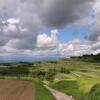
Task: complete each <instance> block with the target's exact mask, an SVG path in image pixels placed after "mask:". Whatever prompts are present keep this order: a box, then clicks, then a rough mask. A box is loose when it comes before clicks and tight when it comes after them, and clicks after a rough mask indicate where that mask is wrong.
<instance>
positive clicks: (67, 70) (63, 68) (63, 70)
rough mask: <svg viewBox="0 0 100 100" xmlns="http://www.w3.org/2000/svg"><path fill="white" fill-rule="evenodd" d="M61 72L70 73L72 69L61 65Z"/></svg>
mask: <svg viewBox="0 0 100 100" xmlns="http://www.w3.org/2000/svg"><path fill="white" fill-rule="evenodd" d="M60 73H64V74H70V70H69V69H66V68H65V67H61V68H60Z"/></svg>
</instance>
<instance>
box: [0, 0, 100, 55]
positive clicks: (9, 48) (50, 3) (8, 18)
mask: <svg viewBox="0 0 100 100" xmlns="http://www.w3.org/2000/svg"><path fill="white" fill-rule="evenodd" d="M94 2H96V4H95V5H97V6H96V7H97V8H96V9H97V12H96V14H97V20H99V19H100V17H99V15H100V11H99V5H98V3H97V2H99V0H98V1H95V0H0V53H12V54H13V53H15V54H28V55H47V54H48V55H64V53H65V54H66V53H67V54H69V55H76V54H82V52H84V53H86V52H88V53H89V50H90V51H91V52H92V51H93V50H94V48H98V45H97V46H95V45H96V44H95V43H94V42H92V43H91V44H94V45H93V47H90V44H88V43H87V42H85V43H84V44H82V43H80V41H79V40H74V41H70V42H68V43H64V44H62V43H59V42H58V40H57V35H58V30H59V29H62V28H64V27H66V26H67V25H70V24H75V23H77V24H79V25H81V24H82V23H83V22H84V20H85V22H86V21H87V20H86V19H87V17H88V16H89V14H90V11H91V9H92V8H93V5H94ZM99 26H100V23H99V21H97V24H96V25H95V26H94V27H93V30H91V33H89V34H88V35H87V36H86V39H87V40H88V41H90V40H95V41H96V42H98V37H99V36H100V34H99V32H100V30H99ZM43 27H47V28H50V29H51V30H52V31H51V33H52V35H51V36H48V35H46V34H45V33H44V34H41V30H42V28H43ZM97 44H98V43H97ZM82 48H83V49H82ZM91 48H92V49H93V50H92V49H91ZM96 50H97V49H96ZM81 51H82V52H81Z"/></svg>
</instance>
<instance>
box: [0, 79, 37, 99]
mask: <svg viewBox="0 0 100 100" xmlns="http://www.w3.org/2000/svg"><path fill="white" fill-rule="evenodd" d="M35 92H36V91H35V86H34V85H33V83H30V82H27V81H18V80H0V100H35Z"/></svg>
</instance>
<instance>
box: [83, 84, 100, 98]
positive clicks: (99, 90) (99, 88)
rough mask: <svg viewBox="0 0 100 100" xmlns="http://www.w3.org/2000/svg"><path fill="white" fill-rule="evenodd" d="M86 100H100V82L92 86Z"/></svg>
mask: <svg viewBox="0 0 100 100" xmlns="http://www.w3.org/2000/svg"><path fill="white" fill-rule="evenodd" d="M85 100H100V84H96V85H94V86H93V87H92V88H91V90H90V92H89V93H88V94H87V95H86V97H85Z"/></svg>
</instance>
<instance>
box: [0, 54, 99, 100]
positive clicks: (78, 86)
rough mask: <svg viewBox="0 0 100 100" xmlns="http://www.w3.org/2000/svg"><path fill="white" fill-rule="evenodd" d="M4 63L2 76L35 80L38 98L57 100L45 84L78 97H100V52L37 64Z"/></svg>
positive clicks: (84, 99) (81, 99)
mask: <svg viewBox="0 0 100 100" xmlns="http://www.w3.org/2000/svg"><path fill="white" fill-rule="evenodd" d="M0 66H1V67H0V77H1V78H2V79H9V78H10V79H11V78H15V79H17V80H27V81H30V80H31V81H30V82H32V83H33V88H34V84H35V89H36V95H35V97H36V98H35V99H36V100H55V98H54V97H53V96H52V94H51V93H50V92H49V91H48V90H47V89H46V88H44V85H45V84H46V85H48V86H49V87H51V88H53V89H56V90H58V91H61V92H63V93H65V94H67V95H69V96H70V95H71V96H73V97H74V99H75V100H100V95H98V94H99V93H100V88H99V86H100V55H97V56H92V55H91V56H83V57H76V58H70V59H60V60H59V61H47V62H35V63H26V62H20V63H19V62H18V63H1V64H0ZM33 90H34V89H33ZM21 91H22V90H21ZM18 94H19V93H18ZM45 94H46V95H45ZM33 96H34V92H33ZM10 98H11V97H10ZM33 99H34V98H33ZM4 100H5V99H4ZM7 100H8V99H7ZM17 100H18V99H17ZM19 100H20V99H19ZM21 100H23V99H21Z"/></svg>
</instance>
